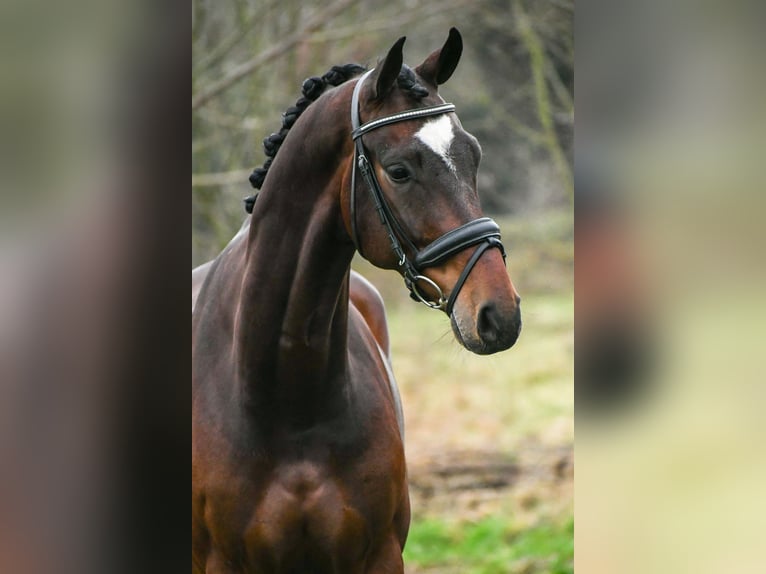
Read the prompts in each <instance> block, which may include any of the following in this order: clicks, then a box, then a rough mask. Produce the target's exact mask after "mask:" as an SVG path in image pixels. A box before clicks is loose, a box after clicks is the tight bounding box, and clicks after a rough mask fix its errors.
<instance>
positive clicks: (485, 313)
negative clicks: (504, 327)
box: [476, 303, 501, 344]
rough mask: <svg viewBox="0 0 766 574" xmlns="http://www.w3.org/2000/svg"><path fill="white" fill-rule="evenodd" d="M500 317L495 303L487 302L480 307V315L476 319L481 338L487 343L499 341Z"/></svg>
mask: <svg viewBox="0 0 766 574" xmlns="http://www.w3.org/2000/svg"><path fill="white" fill-rule="evenodd" d="M500 328H501V327H500V318H499V316H498V313H497V309H496V308H495V305H494V304H492V303H487V304H486V305H483V306H482V308H481V309H479V317H478V320H477V321H476V329H477V331H478V332H479V336H480V337H481V340H482V341H484V343H485V344H487V343H488V344H492V343H494V342H496V341H497V339H498V336H499V334H500Z"/></svg>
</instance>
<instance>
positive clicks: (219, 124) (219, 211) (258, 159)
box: [192, 0, 574, 266]
mask: <svg viewBox="0 0 766 574" xmlns="http://www.w3.org/2000/svg"><path fill="white" fill-rule="evenodd" d="M192 12H193V17H192V265H193V266H194V265H197V264H199V263H201V262H203V261H205V260H207V259H210V258H212V257H214V256H215V255H216V254H217V253H218V252H219V251H220V249H221V248H222V247H223V245H225V243H226V242H227V241H228V240H229V239H230V238H231V236H232V235H233V233H234V232H235V231H236V229H237V228H238V226H239V225H240V223H241V221H242V219H243V217H244V215H245V212H244V209H243V207H242V201H241V200H242V198H243V197H244V196H246V195H249V194H250V193H251V192H252V190H251V188H250V184H249V182H248V179H247V178H248V176H249V174H250V172H251V171H252V169H253V168H254V167H257V166H260V165H261V164H262V163H263V160H264V159H265V156H264V153H263V149H262V145H261V141H262V140H263V138H264V137H266V136H267V135H269V133H271V132H272V131H276V130H277V128H278V127H279V124H280V115H281V113H282V112H283V111H284V110H285V109H286V108H287V107H288V106H290V105H292V104H293V103H294V102H295V100H296V99H297V98H298V96H299V95H300V86H301V82H302V81H303V80H304V79H305V78H306V77H308V76H313V75H321V74H323V73H324V72H325V71H327V70H328V69H329V68H330V67H331V66H332V65H334V64H343V63H347V62H357V63H360V64H363V65H367V66H374V65H375V62H376V60H377V58H379V57H381V56H383V55H385V53H386V51H387V50H388V48H389V47H390V45H391V44H392V43H393V42H394V41H395V40H396V38H398V37H399V36H401V35H406V36H407V37H408V40H407V44H406V46H405V61H406V62H407V63H410V64H412V65H416V64H418V63H419V62H420V61H422V59H423V58H424V57H425V56H426V55H428V54H429V53H430V52H431V51H432V50H434V49H436V48H437V47H439V46H441V45H442V43H443V42H444V39H445V38H446V36H447V31H448V29H449V27H450V26H456V27H458V28H459V29H460V31H461V33H462V35H463V39H464V44H465V50H464V52H463V59H462V61H461V64H460V66H459V68H458V72H457V73H456V75H455V76H453V78H452V80H451V81H450V82H449V83H447V84H446V85H445V86H444V87H443V88H442V90H441V93H442V95H443V96H444V98H445V99H446V100H448V101H453V102H455V103H456V104H457V105H458V111H459V114H460V118H461V120H462V122H463V125H464V127H465V128H466V129H467V130H468V131H469V132H471V133H473V134H474V135H475V136H476V137H477V138H478V139H479V141H480V142H481V145H482V148H483V151H484V157H483V161H482V167H481V169H480V172H479V191H480V194H481V197H482V201H483V205H484V208H485V210H486V211H487V212H488V213H490V214H493V215H504V214H516V215H532V214H535V213H540V212H545V211H548V210H556V209H559V210H560V209H561V208H567V209H568V208H570V207H571V201H572V192H573V184H572V162H573V149H572V144H573V128H574V104H573V91H574V44H573V37H572V30H573V18H574V2H573V0H478V1H476V0H444V1H442V2H439V3H433V2H425V1H423V0H386V1H383V0H334V1H332V2H330V3H323V5H322V6H316V5H315V6H312V5H310V4H309V3H306V2H299V1H298V0H278V1H277V0H193V2H192Z"/></svg>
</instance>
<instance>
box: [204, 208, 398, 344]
mask: <svg viewBox="0 0 766 574" xmlns="http://www.w3.org/2000/svg"><path fill="white" fill-rule="evenodd" d="M249 227H250V218H249V217H248V218H246V219H245V221H244V223H243V224H242V227H241V228H240V230H239V232H238V234H237V235H239V234H240V233H246V232H247V230H248V229H249ZM237 235H235V236H234V239H235V240H236V238H237ZM212 264H213V261H212V260H211V261H206V262H205V263H202V264H201V265H198V266H197V267H195V268H194V269H192V313H194V305H195V304H196V303H197V297H199V292H200V289H202V284H203V283H204V282H205V279H206V278H207V274H208V273H209V272H210V267H211V266H212ZM348 291H349V304H350V305H353V306H354V307H356V310H357V311H359V313H360V314H361V315H362V318H363V319H364V320H365V322H366V323H367V326H368V327H369V329H370V331H371V332H372V335H373V337H375V342H376V343H377V344H378V346H379V347H380V349H381V351H383V353H384V354H385V355H386V357H388V358H390V354H391V343H390V340H389V337H388V325H387V323H386V308H385V304H384V302H383V297H382V296H381V295H380V291H378V289H377V288H376V287H375V285H373V284H372V283H370V282H369V281H368V280H367V279H366V278H365V277H364V276H363V275H361V274H360V273H358V272H357V271H354V270H353V269H352V270H351V275H350V277H349V290H348Z"/></svg>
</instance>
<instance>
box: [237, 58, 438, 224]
mask: <svg viewBox="0 0 766 574" xmlns="http://www.w3.org/2000/svg"><path fill="white" fill-rule="evenodd" d="M366 70H367V68H365V67H364V66H360V65H359V64H345V65H343V66H333V67H332V68H330V70H329V71H328V72H327V73H326V74H324V75H323V76H321V77H320V76H312V77H310V78H307V79H306V80H304V81H303V85H302V86H301V94H303V95H302V96H301V97H300V98H298V101H297V102H295V105H294V106H292V107H289V108H287V110H286V111H285V113H283V114H282V128H281V129H280V130H279V131H278V132H275V133H273V134H271V135H270V136H268V137H267V138H265V139H264V140H263V151H264V152H265V153H266V158H267V159H266V161H265V162H264V164H263V166H262V167H257V168H255V169H254V170H253V173H251V174H250V178H249V180H250V185H252V186H253V187H254V188H255V189H261V186H262V185H263V181H264V180H265V179H266V174H267V173H268V171H269V168H270V167H271V163H272V162H273V161H274V157H275V156H276V155H277V152H278V151H279V148H280V147H281V145H282V142H283V141H285V138H286V137H287V134H288V132H289V131H290V128H291V127H293V124H295V122H296V120H297V119H298V118H299V117H300V115H301V114H302V113H303V112H304V110H305V109H306V108H307V107H309V105H310V104H311V102H313V101H315V100H316V99H317V98H318V97H319V96H321V95H322V94H323V93H324V91H325V90H326V89H327V88H328V86H330V87H334V86H339V85H341V84H343V83H344V82H347V81H348V80H350V79H351V78H354V77H356V76H358V75H360V74H362V73H363V72H365V71H366ZM397 84H398V86H399V88H401V89H402V90H404V91H407V92H409V93H410V94H411V95H412V96H413V97H415V98H416V99H421V98H424V97H426V96H427V95H428V90H427V89H426V88H424V87H423V86H422V85H421V84H420V83H418V81H417V77H416V76H415V73H414V72H413V71H412V69H410V67H409V66H406V65H403V66H402V69H401V71H400V72H399V77H398V78H397ZM257 197H258V194H257V193H256V194H255V195H251V196H249V197H246V198H245V200H244V201H245V210H246V211H247V212H248V213H252V212H253V206H254V205H255V200H256V198H257Z"/></svg>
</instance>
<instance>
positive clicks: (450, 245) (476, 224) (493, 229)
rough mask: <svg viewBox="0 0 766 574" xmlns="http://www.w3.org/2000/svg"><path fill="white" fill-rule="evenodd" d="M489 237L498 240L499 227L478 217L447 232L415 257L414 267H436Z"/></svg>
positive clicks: (486, 218) (490, 220) (488, 219)
mask: <svg viewBox="0 0 766 574" xmlns="http://www.w3.org/2000/svg"><path fill="white" fill-rule="evenodd" d="M490 237H497V238H500V227H498V225H497V223H495V222H494V221H493V220H492V219H490V218H489V217H480V218H479V219H474V220H473V221H469V222H468V223H466V224H465V225H461V226H460V227H457V228H455V229H453V230H452V231H448V232H447V233H445V234H444V235H442V236H441V237H439V238H438V239H437V240H435V241H434V242H433V243H431V244H430V245H428V246H427V247H426V248H425V249H423V250H422V251H421V252H420V253H418V254H417V255H416V256H415V261H414V263H415V267H417V268H418V269H425V268H426V267H433V266H434V265H438V264H439V263H441V262H442V261H444V260H445V259H449V258H450V257H452V256H453V255H455V254H456V253H459V252H460V251H462V250H463V249H467V248H468V247H471V246H472V245H476V244H477V243H481V242H483V241H486V240H487V239H489V238H490Z"/></svg>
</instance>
